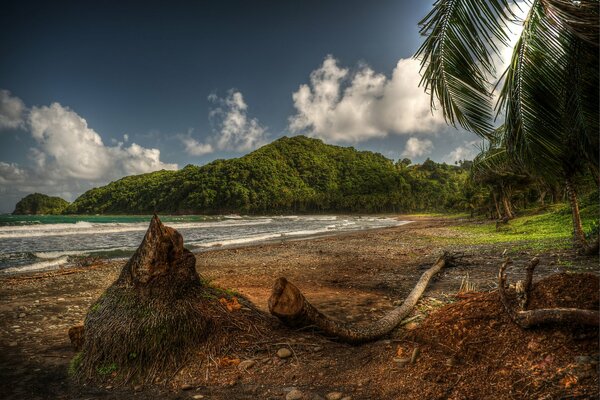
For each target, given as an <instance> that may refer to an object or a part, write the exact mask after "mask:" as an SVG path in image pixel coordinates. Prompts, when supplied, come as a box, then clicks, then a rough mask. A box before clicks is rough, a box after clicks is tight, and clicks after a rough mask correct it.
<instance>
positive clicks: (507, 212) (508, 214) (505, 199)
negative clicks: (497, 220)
mask: <svg viewBox="0 0 600 400" xmlns="http://www.w3.org/2000/svg"><path fill="white" fill-rule="evenodd" d="M501 197H502V198H501V201H502V208H503V209H504V217H505V218H507V219H513V218H514V217H515V215H514V214H513V212H512V207H511V206H510V197H509V196H508V194H507V190H506V189H504V187H502V191H501Z"/></svg>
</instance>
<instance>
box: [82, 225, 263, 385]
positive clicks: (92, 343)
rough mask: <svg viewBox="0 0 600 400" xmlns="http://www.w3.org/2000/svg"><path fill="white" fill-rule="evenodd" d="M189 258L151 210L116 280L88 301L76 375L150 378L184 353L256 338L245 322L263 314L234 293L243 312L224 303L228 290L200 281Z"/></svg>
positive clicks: (162, 374)
mask: <svg viewBox="0 0 600 400" xmlns="http://www.w3.org/2000/svg"><path fill="white" fill-rule="evenodd" d="M195 264H196V259H195V257H194V255H193V254H192V253H191V252H190V251H189V250H187V249H185V248H184V247H183V239H182V237H181V235H180V234H179V233H178V232H177V231H176V230H175V229H173V228H170V227H166V226H164V225H163V224H162V223H161V222H160V220H159V218H158V217H157V216H156V215H155V216H154V217H153V218H152V221H151V222H150V227H149V228H148V231H147V232H146V235H145V236H144V239H143V241H142V243H141V245H140V247H139V248H138V249H137V250H136V252H135V254H134V255H133V256H132V257H131V259H130V260H129V261H128V262H127V264H125V266H124V267H123V269H122V271H121V274H120V276H119V278H118V279H117V280H116V281H115V282H114V283H113V284H112V285H111V286H110V287H109V288H108V289H107V290H106V291H105V293H104V294H103V295H102V296H101V297H100V298H99V299H98V300H97V301H96V302H95V303H94V304H93V305H92V306H91V307H90V310H89V312H88V314H87V316H86V319H85V323H84V330H85V333H84V343H83V346H82V347H81V350H82V351H81V353H80V355H79V356H78V357H76V358H75V359H74V361H73V363H74V365H72V367H73V368H72V370H75V373H76V377H77V378H79V379H84V380H92V381H93V380H100V381H102V380H106V379H111V380H113V381H115V382H118V381H120V382H127V381H130V380H131V379H132V378H136V380H137V381H145V382H154V381H156V380H157V378H160V379H164V378H168V377H169V374H173V373H175V372H176V371H177V370H178V369H179V367H180V366H181V365H183V363H185V362H186V360H188V359H189V357H190V356H191V355H197V354H198V353H199V352H205V353H207V354H215V353H217V352H219V349H220V348H222V347H228V346H232V345H234V344H235V343H236V340H238V339H240V338H244V339H248V337H247V336H248V335H250V334H254V338H256V333H259V331H260V329H259V328H256V329H254V330H252V329H251V328H252V327H253V324H254V322H256V321H257V320H260V319H261V318H263V319H264V316H262V314H260V313H259V312H258V311H257V310H256V309H255V308H254V306H252V305H251V304H250V303H249V302H248V301H246V300H245V299H243V298H241V297H240V298H239V299H238V298H236V299H235V302H236V304H237V301H238V300H239V301H240V302H242V304H243V305H244V307H245V310H247V311H244V312H241V311H239V309H236V310H234V309H232V308H231V307H229V308H228V307H227V304H229V303H228V302H229V301H230V300H232V295H231V294H230V293H227V292H226V291H223V290H221V289H218V288H215V287H212V286H210V285H206V284H204V282H203V281H202V280H201V278H200V276H199V275H198V273H197V272H196V268H195ZM75 364H76V365H75Z"/></svg>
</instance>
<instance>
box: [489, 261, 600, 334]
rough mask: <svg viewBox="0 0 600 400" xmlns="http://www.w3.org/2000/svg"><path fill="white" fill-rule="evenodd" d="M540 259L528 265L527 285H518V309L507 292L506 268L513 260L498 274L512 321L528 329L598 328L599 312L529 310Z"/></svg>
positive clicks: (504, 300) (503, 299)
mask: <svg viewBox="0 0 600 400" xmlns="http://www.w3.org/2000/svg"><path fill="white" fill-rule="evenodd" d="M538 263H539V259H538V258H536V257H535V258H533V259H532V260H531V261H530V262H529V264H528V265H527V270H526V273H527V275H526V277H525V283H523V284H521V282H519V283H518V284H517V299H518V303H519V305H518V307H513V306H512V305H511V304H510V300H509V298H508V294H507V291H506V274H505V272H506V267H507V266H508V265H510V264H512V260H510V259H509V258H507V259H506V261H505V262H504V263H502V266H501V267H500V271H499V273H498V288H499V292H500V300H501V301H502V304H503V305H504V309H505V310H506V312H507V313H508V315H509V316H510V317H511V319H512V320H513V321H514V322H515V323H516V324H517V325H519V326H520V327H521V328H524V329H527V328H532V327H534V326H538V325H546V324H565V325H566V324H578V325H589V326H596V327H597V326H598V325H599V324H600V315H599V313H598V311H597V310H582V309H577V308H542V309H537V310H527V309H526V308H527V305H528V302H529V295H530V292H531V287H532V280H533V272H534V270H535V267H536V266H537V265H538Z"/></svg>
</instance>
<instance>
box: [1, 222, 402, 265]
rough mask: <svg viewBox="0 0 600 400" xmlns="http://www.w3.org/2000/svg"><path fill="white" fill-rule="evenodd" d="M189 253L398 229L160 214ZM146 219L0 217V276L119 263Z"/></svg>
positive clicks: (140, 233)
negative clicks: (109, 261) (89, 262)
mask: <svg viewBox="0 0 600 400" xmlns="http://www.w3.org/2000/svg"><path fill="white" fill-rule="evenodd" d="M160 218H161V221H162V222H163V223H164V224H165V225H168V226H171V227H173V228H175V229H177V230H178V231H179V232H180V233H181V234H182V235H183V241H184V246H185V247H186V248H188V249H189V250H191V251H192V252H195V253H200V252H203V251H207V250H210V249H215V248H223V247H237V246H244V245H248V244H256V243H261V242H269V241H281V240H295V239H302V238H309V237H314V236H321V235H331V234H336V233H342V232H350V231H358V230H364V229H375V228H385V227H392V226H398V225H402V224H405V223H408V222H407V221H400V220H398V219H397V218H395V217H390V216H358V215H356V216H349V215H300V216H268V217H267V216H261V217H256V216H240V215H220V216H205V215H188V216H179V215H178V216H160ZM150 219H151V216H150V215H135V216H131V215H119V216H111V215H86V216H82V215H35V216H33V215H31V216H30V215H8V214H6V215H0V275H3V274H18V273H24V272H31V271H43V270H52V269H60V268H65V267H68V266H69V265H73V264H75V263H77V264H82V262H81V261H82V259H89V257H96V258H101V259H125V258H128V257H130V256H131V255H132V254H133V252H134V251H135V249H136V248H137V247H138V246H139V244H140V243H141V241H142V238H143V237H144V233H145V232H146V230H147V229H148V225H149V223H150Z"/></svg>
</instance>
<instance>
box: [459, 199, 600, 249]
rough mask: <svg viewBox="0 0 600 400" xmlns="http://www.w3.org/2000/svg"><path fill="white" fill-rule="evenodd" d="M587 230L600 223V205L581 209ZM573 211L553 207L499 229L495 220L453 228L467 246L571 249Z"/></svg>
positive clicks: (558, 206) (556, 206)
mask: <svg viewBox="0 0 600 400" xmlns="http://www.w3.org/2000/svg"><path fill="white" fill-rule="evenodd" d="M581 216H582V220H583V226H584V229H585V230H586V231H587V230H589V229H591V228H592V225H593V224H594V221H596V222H597V221H598V205H597V204H594V205H590V206H587V207H585V208H584V209H582V210H581ZM572 226H573V225H572V222H571V211H570V209H569V207H568V206H566V205H564V204H560V205H555V206H552V207H549V208H548V209H546V210H545V211H544V212H542V213H529V214H528V215H524V216H520V217H518V218H515V219H514V220H511V221H510V222H509V223H508V224H503V225H501V226H500V227H499V229H498V230H497V229H496V223H495V222H493V221H489V222H485V223H482V224H469V225H462V226H457V227H453V228H452V229H454V230H456V231H458V232H460V233H461V234H460V235H458V236H459V237H457V238H456V239H455V240H457V241H460V243H463V244H473V245H477V244H501V243H511V244H512V245H513V246H515V245H516V246H517V247H518V248H534V249H538V250H544V249H550V248H554V249H559V248H569V247H571V246H572V229H573V228H572Z"/></svg>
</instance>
